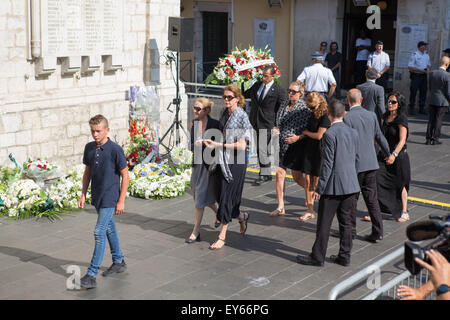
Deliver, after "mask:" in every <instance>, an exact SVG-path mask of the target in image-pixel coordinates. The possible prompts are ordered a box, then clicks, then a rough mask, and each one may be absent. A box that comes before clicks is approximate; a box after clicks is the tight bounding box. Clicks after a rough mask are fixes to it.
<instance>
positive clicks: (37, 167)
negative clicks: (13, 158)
mask: <svg viewBox="0 0 450 320" xmlns="http://www.w3.org/2000/svg"><path fill="white" fill-rule="evenodd" d="M59 170H60V167H59V166H58V165H56V164H53V163H51V162H49V161H48V160H46V159H41V158H37V159H33V158H28V160H27V161H25V162H24V163H23V173H24V175H25V176H26V177H28V178H30V179H33V180H34V181H35V182H37V183H38V184H39V185H41V186H42V185H43V180H46V179H49V178H55V177H56V176H57V175H59Z"/></svg>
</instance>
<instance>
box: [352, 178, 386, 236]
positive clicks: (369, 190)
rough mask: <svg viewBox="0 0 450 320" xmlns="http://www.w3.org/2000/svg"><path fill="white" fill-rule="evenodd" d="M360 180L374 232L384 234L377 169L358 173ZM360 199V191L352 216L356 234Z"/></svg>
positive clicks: (354, 233)
mask: <svg viewBox="0 0 450 320" xmlns="http://www.w3.org/2000/svg"><path fill="white" fill-rule="evenodd" d="M358 181H359V186H360V187H361V193H362V195H363V198H364V202H365V203H366V207H367V210H368V211H369V215H370V220H372V233H373V234H375V235H377V236H383V219H382V217H381V210H380V204H379V203H378V190H377V170H370V171H365V172H360V173H358ZM358 199H359V193H358V194H357V195H356V201H355V210H353V216H352V231H353V235H356V205H357V202H358Z"/></svg>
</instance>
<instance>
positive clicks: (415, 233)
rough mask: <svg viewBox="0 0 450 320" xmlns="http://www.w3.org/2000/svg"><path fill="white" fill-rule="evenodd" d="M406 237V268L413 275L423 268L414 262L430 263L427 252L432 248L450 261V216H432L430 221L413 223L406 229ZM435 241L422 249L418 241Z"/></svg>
mask: <svg viewBox="0 0 450 320" xmlns="http://www.w3.org/2000/svg"><path fill="white" fill-rule="evenodd" d="M406 235H407V237H408V239H409V240H411V241H407V242H405V257H404V261H405V267H406V269H408V271H409V272H411V274H412V275H417V274H418V273H419V272H420V270H421V269H422V266H420V265H419V264H418V263H417V262H415V261H414V259H415V258H419V259H421V260H423V261H425V262H427V263H430V260H429V258H428V256H427V255H426V254H425V252H426V251H428V250H430V249H431V248H433V249H435V250H437V251H439V252H440V253H441V254H442V255H443V256H444V257H445V258H446V259H447V260H449V261H450V214H449V215H447V216H443V215H430V220H427V221H418V222H415V223H412V224H410V225H409V226H408V228H406ZM429 239H435V240H434V241H432V242H431V243H430V244H428V245H426V246H424V247H421V246H420V245H419V244H418V243H415V242H417V241H424V240H429Z"/></svg>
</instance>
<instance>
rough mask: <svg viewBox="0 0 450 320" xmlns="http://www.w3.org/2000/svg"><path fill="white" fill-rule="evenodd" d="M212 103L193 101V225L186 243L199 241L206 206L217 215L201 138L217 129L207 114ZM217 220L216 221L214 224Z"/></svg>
mask: <svg viewBox="0 0 450 320" xmlns="http://www.w3.org/2000/svg"><path fill="white" fill-rule="evenodd" d="M213 105H214V103H213V102H212V101H210V100H209V99H207V98H198V99H197V100H196V101H195V104H194V107H193V110H194V120H193V121H192V124H191V150H192V152H193V153H194V161H193V164H192V173H191V190H192V194H193V196H194V200H195V225H194V229H193V230H192V233H191V235H190V236H189V238H187V239H186V242H187V243H193V242H196V241H200V226H201V223H202V219H203V213H204V211H205V208H206V207H209V208H211V210H213V211H214V213H215V214H216V215H217V206H216V176H215V175H211V174H209V172H208V168H209V166H208V164H207V163H206V162H205V159H203V150H204V148H205V147H204V146H202V140H203V138H204V137H206V136H209V137H210V136H211V134H214V132H213V129H216V130H219V121H217V120H215V119H213V118H211V117H210V116H209V114H210V113H211V109H212V107H213ZM218 224H219V222H218V221H216V225H218Z"/></svg>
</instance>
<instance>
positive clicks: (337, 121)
mask: <svg viewBox="0 0 450 320" xmlns="http://www.w3.org/2000/svg"><path fill="white" fill-rule="evenodd" d="M339 122H344V121H343V120H336V121H334V122H332V123H331V125H333V124H336V123H339Z"/></svg>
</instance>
